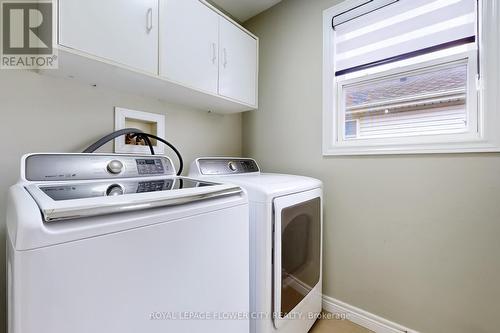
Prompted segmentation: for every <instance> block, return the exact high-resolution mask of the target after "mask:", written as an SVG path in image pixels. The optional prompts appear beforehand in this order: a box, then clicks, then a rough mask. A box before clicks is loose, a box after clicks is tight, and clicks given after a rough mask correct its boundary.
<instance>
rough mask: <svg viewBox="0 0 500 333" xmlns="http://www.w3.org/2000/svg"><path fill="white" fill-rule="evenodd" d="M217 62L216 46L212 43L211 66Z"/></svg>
mask: <svg viewBox="0 0 500 333" xmlns="http://www.w3.org/2000/svg"><path fill="white" fill-rule="evenodd" d="M216 62H217V44H215V43H212V64H214V65H215V63H216Z"/></svg>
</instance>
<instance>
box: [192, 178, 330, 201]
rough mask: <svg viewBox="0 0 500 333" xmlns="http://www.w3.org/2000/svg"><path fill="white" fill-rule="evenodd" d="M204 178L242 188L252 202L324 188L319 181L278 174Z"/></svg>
mask: <svg viewBox="0 0 500 333" xmlns="http://www.w3.org/2000/svg"><path fill="white" fill-rule="evenodd" d="M202 178H203V179H208V180H211V181H217V182H223V183H231V184H234V185H236V186H240V187H242V188H243V189H245V191H246V192H247V193H248V197H249V200H250V201H257V202H270V201H271V200H273V198H276V197H280V196H284V195H289V194H293V193H299V192H303V191H309V190H311V189H315V188H321V187H322V183H321V181H320V180H318V179H314V178H310V177H303V176H295V175H284V174H276V173H254V174H240V175H234V176H217V177H213V176H211V177H202Z"/></svg>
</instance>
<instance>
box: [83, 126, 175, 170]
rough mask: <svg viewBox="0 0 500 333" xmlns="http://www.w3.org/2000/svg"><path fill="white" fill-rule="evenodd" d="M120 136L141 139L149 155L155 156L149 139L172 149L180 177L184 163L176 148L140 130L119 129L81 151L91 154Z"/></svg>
mask: <svg viewBox="0 0 500 333" xmlns="http://www.w3.org/2000/svg"><path fill="white" fill-rule="evenodd" d="M122 135H131V136H132V137H137V138H140V139H143V140H144V141H145V142H146V144H147V145H148V147H149V151H150V152H151V155H154V154H155V150H154V148H153V145H152V144H151V140H150V139H154V140H157V141H160V142H161V143H163V144H165V145H167V146H168V147H170V149H172V150H173V151H174V153H175V154H176V155H177V158H178V159H179V170H178V171H177V175H178V176H180V175H181V173H182V170H183V169H184V161H183V159H182V155H181V153H180V152H179V150H177V148H175V146H174V145H173V144H171V143H170V142H168V141H167V140H165V139H162V138H159V137H157V136H156V135H153V134H149V133H144V132H143V131H141V130H140V129H137V128H124V129H121V130H119V131H115V132H113V133H110V134H108V135H106V136H104V137H102V138H100V139H99V140H97V141H96V142H95V143H93V144H91V145H90V146H89V147H88V148H87V149H85V150H84V151H83V153H85V154H88V153H93V152H95V151H96V150H97V149H99V148H100V147H102V146H104V145H105V144H106V143H108V142H109V141H111V140H114V139H116V138H117V137H120V136H122Z"/></svg>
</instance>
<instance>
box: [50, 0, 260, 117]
mask: <svg viewBox="0 0 500 333" xmlns="http://www.w3.org/2000/svg"><path fill="white" fill-rule="evenodd" d="M57 3H58V6H57V8H58V16H57V18H58V24H57V26H58V44H59V57H58V61H59V69H58V70H45V71H43V70H42V71H41V73H43V74H46V75H51V76H58V77H65V78H68V77H69V78H72V79H76V80H79V81H82V82H84V83H86V84H91V85H93V86H103V87H109V88H113V89H118V90H122V91H124V92H127V93H128V92H131V93H134V94H140V95H145V96H151V97H154V98H159V99H163V100H165V101H169V102H172V103H176V104H183V105H186V106H191V107H193V108H196V109H199V110H209V111H213V112H219V113H234V112H242V111H248V110H253V109H255V108H256V107H257V72H258V68H257V64H258V60H257V59H258V38H257V37H255V36H253V35H252V34H251V33H249V32H248V31H246V30H245V29H243V28H242V27H241V26H239V25H238V24H237V23H235V22H233V21H232V20H231V19H229V18H228V17H226V16H225V15H224V14H223V13H222V12H221V11H219V10H218V9H216V8H215V7H214V6H212V5H211V4H209V3H208V2H207V1H205V0H57Z"/></svg>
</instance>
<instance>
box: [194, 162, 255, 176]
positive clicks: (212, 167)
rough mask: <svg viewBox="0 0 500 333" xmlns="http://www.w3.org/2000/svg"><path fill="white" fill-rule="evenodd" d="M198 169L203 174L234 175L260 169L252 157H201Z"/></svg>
mask: <svg viewBox="0 0 500 333" xmlns="http://www.w3.org/2000/svg"><path fill="white" fill-rule="evenodd" d="M198 169H199V172H200V173H201V174H202V175H234V174H244V173H254V172H259V171H260V169H259V166H258V165H257V162H255V160H253V159H251V158H227V159H226V158H200V159H198Z"/></svg>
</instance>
